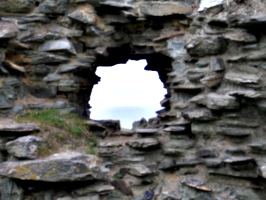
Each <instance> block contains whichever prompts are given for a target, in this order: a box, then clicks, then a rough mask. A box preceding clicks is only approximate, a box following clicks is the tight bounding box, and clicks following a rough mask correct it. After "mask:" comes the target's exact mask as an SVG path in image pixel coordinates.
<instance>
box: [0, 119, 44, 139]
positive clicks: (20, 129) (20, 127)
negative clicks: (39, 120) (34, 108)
mask: <svg viewBox="0 0 266 200" xmlns="http://www.w3.org/2000/svg"><path fill="white" fill-rule="evenodd" d="M39 130H40V129H39V127H38V126H37V125H36V124H33V123H26V124H18V123H15V122H9V121H8V122H6V121H5V120H2V123H0V135H8V136H14V135H15V136H16V135H26V134H30V133H34V132H38V131H39Z"/></svg>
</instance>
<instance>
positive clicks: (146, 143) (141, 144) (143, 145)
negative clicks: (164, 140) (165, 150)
mask: <svg viewBox="0 0 266 200" xmlns="http://www.w3.org/2000/svg"><path fill="white" fill-rule="evenodd" d="M127 144H128V145H129V146H130V147H132V148H136V149H149V148H158V147H159V146H160V143H159V141H158V140H156V139H154V138H143V139H135V140H130V141H129V142H127Z"/></svg>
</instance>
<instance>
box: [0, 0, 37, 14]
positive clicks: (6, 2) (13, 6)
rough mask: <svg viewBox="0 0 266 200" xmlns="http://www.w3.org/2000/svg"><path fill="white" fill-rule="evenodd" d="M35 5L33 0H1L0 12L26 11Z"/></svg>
mask: <svg viewBox="0 0 266 200" xmlns="http://www.w3.org/2000/svg"><path fill="white" fill-rule="evenodd" d="M34 7H35V0H1V4H0V12H9V13H27V12H30V11H31V10H32V9H33V8H34Z"/></svg>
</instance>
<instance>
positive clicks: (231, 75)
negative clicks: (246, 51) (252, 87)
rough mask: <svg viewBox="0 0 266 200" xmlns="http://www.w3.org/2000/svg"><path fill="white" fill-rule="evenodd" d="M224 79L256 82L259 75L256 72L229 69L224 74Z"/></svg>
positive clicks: (242, 82) (239, 82)
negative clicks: (229, 70)
mask: <svg viewBox="0 0 266 200" xmlns="http://www.w3.org/2000/svg"><path fill="white" fill-rule="evenodd" d="M225 79H226V80H228V81H230V82H233V83H238V84H258V83H259V81H260V76H259V75H257V74H248V73H243V72H233V71H231V72H228V73H226V74H225Z"/></svg>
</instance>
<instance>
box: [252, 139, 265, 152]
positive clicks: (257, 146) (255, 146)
mask: <svg viewBox="0 0 266 200" xmlns="http://www.w3.org/2000/svg"><path fill="white" fill-rule="evenodd" d="M249 146H250V148H251V150H252V152H253V153H258V154H265V152H266V144H264V143H261V142H253V143H251V144H249Z"/></svg>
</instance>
